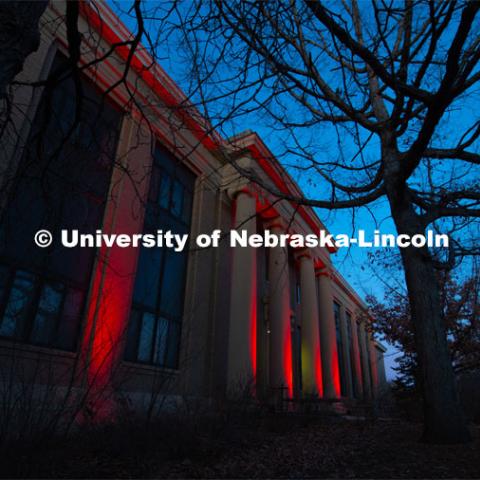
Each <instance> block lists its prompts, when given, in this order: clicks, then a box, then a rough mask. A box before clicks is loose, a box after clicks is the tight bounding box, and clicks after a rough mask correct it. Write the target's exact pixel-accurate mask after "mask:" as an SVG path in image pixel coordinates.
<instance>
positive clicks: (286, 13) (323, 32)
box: [7, 0, 480, 442]
mask: <svg viewBox="0 0 480 480" xmlns="http://www.w3.org/2000/svg"><path fill="white" fill-rule="evenodd" d="M76 3H77V2H69V3H68V9H67V18H66V21H67V23H68V25H67V29H69V36H68V40H69V53H70V59H71V63H72V64H73V63H75V65H77V63H76V61H77V59H78V56H76V54H78V35H77V33H78V32H77V33H76V29H75V28H74V27H75V24H76V22H75V18H76V17H75V16H76V15H78V8H77V7H76V6H75V4H76ZM142 5H143V7H142ZM118 8H121V9H125V11H126V13H127V14H130V15H131V16H132V17H134V19H135V21H136V25H137V26H138V29H137V30H138V32H137V35H135V37H134V38H132V39H131V40H129V41H128V42H127V43H128V45H127V46H128V48H129V49H130V51H131V52H133V51H134V50H135V48H136V47H137V45H138V44H139V41H140V40H141V38H142V37H143V38H144V39H146V43H147V46H148V49H149V50H150V52H151V53H152V55H153V56H154V58H156V59H157V60H162V59H164V58H165V57H170V58H175V59H177V58H179V55H181V53H182V52H184V53H186V54H187V55H188V58H186V60H188V62H187V63H185V64H184V65H186V66H187V68H188V77H187V80H188V83H187V84H186V86H187V87H189V88H188V90H189V92H188V93H189V94H190V101H191V102H192V103H193V104H194V105H196V106H197V107H198V108H200V110H201V111H202V113H203V114H204V116H205V117H206V118H207V120H208V121H209V122H210V124H211V125H213V126H214V127H216V128H218V129H219V130H222V129H225V130H227V131H229V132H231V130H232V127H231V125H233V126H234V127H235V126H236V125H238V124H239V123H241V121H242V118H243V117H245V116H246V117H249V118H252V117H254V118H257V119H259V120H260V121H261V122H262V123H263V122H265V123H266V124H268V126H269V127H270V129H271V131H272V132H279V133H278V135H279V137H278V138H279V139H280V141H279V142H278V145H277V146H276V147H277V148H276V153H278V156H279V157H281V158H283V159H284V160H285V158H289V159H291V158H294V157H295V158H296V161H295V164H294V165H293V166H294V167H295V168H297V169H299V170H300V171H302V172H307V173H308V174H309V175H308V176H309V178H311V179H313V178H315V177H317V179H318V180H311V183H312V185H318V192H319V193H318V194H317V193H314V194H312V195H311V198H303V197H301V198H296V197H289V196H286V195H285V193H284V192H280V191H278V190H276V189H275V188H274V187H272V186H271V185H269V184H265V183H264V182H262V181H261V180H260V179H259V178H257V177H256V176H255V175H254V174H252V173H251V172H250V171H245V170H243V169H242V168H241V167H240V166H239V165H238V164H237V163H236V162H235V161H234V160H231V158H232V157H226V158H227V160H228V161H231V162H232V163H233V165H234V166H235V167H236V168H237V169H238V170H239V171H240V172H241V173H242V174H243V175H245V176H247V177H248V178H250V179H251V180H252V181H255V182H257V183H259V184H260V185H261V186H262V187H263V188H264V189H265V190H266V191H268V192H269V193H270V194H271V195H272V196H274V197H277V198H288V199H289V200H292V201H295V202H297V203H298V204H305V205H310V206H313V207H320V208H325V209H329V210H331V209H340V208H343V209H355V208H357V207H364V206H367V205H371V204H374V205H377V204H378V203H379V202H380V201H382V199H383V201H385V200H386V202H387V204H388V206H389V209H390V212H391V216H392V218H393V220H394V223H395V225H396V228H397V231H398V233H399V234H408V235H414V234H419V233H424V232H425V230H426V229H427V227H429V226H430V227H433V228H436V229H439V230H447V231H450V230H452V231H455V232H459V231H460V232H464V233H463V234H461V235H457V237H456V239H455V242H454V243H453V247H452V248H451V249H450V251H449V257H448V258H446V259H445V258H439V257H438V256H437V252H433V251H429V250H428V249H427V248H406V249H402V252H401V255H402V262H403V267H404V269H405V279H406V283H407V287H408V295H409V301H410V306H411V311H412V318H413V321H414V325H415V341H416V348H417V352H418V358H419V365H420V370H421V376H422V384H423V387H424V391H423V395H424V405H425V432H424V439H425V440H426V441H436V442H462V441H467V440H468V439H469V433H468V429H467V426H466V422H465V419H464V417H463V415H462V412H461V410H460V407H459V402H458V397H457V393H456V390H455V384H454V376H453V370H452V365H451V360H450V357H449V354H448V348H447V341H446V333H445V327H444V321H443V318H442V315H443V314H442V310H441V302H440V294H439V287H438V283H437V280H436V275H435V269H437V268H450V267H452V266H453V265H455V263H456V261H457V260H456V259H457V258H458V256H463V255H466V254H472V253H476V252H477V251H478V248H479V246H478V245H476V244H475V237H473V238H474V240H473V241H471V242H468V241H467V242H465V241H463V242H462V241H461V240H465V238H466V234H465V232H466V231H468V230H469V229H471V228H472V226H473V228H476V227H475V225H476V224H475V219H477V218H478V217H479V216H480V207H479V201H480V190H479V188H478V164H479V163H480V154H479V153H478V144H479V140H478V138H479V135H480V120H479V119H478V114H477V113H476V112H475V111H474V109H473V108H472V105H473V103H472V102H474V101H475V100H476V98H477V97H476V96H475V95H476V94H477V88H478V81H479V80H480V72H479V69H478V60H479V58H480V37H479V36H478V34H477V32H478V31H479V26H480V25H479V19H478V10H479V8H480V4H479V3H478V2H446V1H439V2H416V3H413V2H411V1H408V0H406V1H405V2H393V1H384V0H383V1H379V2H372V3H369V4H367V3H361V4H358V3H357V1H356V0H352V1H350V2H343V3H341V4H333V3H332V4H327V5H324V4H322V3H320V2H318V1H315V0H312V1H307V0H297V1H295V0H291V1H288V2H287V1H280V0H270V1H263V2H256V1H251V0H242V1H240V0H238V1H232V2H221V1H220V0H196V1H191V2H185V3H182V2H179V3H178V4H177V2H176V1H175V0H172V2H170V3H168V2H167V3H165V4H160V5H159V4H156V3H155V4H150V5H149V4H141V3H140V1H136V2H132V3H131V4H127V5H126V6H122V5H119V6H118ZM142 8H143V10H142ZM69 12H70V16H69ZM144 20H145V21H146V22H147V23H148V24H147V25H145V24H144ZM177 39H179V40H180V41H181V42H182V46H183V47H184V48H183V49H182V50H179V49H178V48H177V49H175V50H173V49H172V50H168V47H169V46H171V47H177V46H178V45H175V44H174V42H173V40H177ZM75 46H76V47H75ZM121 46H122V45H117V46H112V50H111V51H110V53H112V52H114V51H115V49H116V48H117V47H121ZM173 53H175V55H174V54H173ZM107 54H108V52H107ZM107 54H106V55H107ZM132 55H133V53H132V54H131V55H129V56H128V58H127V60H126V69H125V72H128V68H129V65H130V61H131V58H132ZM96 61H97V62H98V61H101V59H97V60H96ZM20 64H21V63H20ZM77 67H78V65H77ZM78 68H80V67H78ZM81 68H85V67H81ZM16 70H18V67H16ZM125 78H126V73H125V75H124V76H123V77H122V79H121V80H120V83H124V80H125ZM8 81H9V80H8V79H7V83H8ZM113 88H116V87H115V86H114V87H113ZM109 90H111V89H109ZM129 93H130V92H129ZM130 98H132V101H134V95H133V94H132V95H131V96H130ZM190 107H191V104H189V105H188V108H190ZM181 108H182V106H181ZM227 125H229V126H228V128H227ZM322 139H324V140H325V141H323V142H322ZM287 156H288V157H287ZM320 192H321V193H320ZM323 192H327V193H326V194H325V193H323ZM459 226H460V227H464V228H459Z"/></svg>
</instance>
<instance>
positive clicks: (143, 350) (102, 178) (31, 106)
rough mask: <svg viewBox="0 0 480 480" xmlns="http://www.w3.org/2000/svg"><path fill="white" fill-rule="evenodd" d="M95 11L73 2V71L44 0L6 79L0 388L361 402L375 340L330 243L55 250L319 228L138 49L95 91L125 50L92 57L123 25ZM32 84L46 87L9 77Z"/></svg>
mask: <svg viewBox="0 0 480 480" xmlns="http://www.w3.org/2000/svg"><path fill="white" fill-rule="evenodd" d="M97 7H98V8H99V10H96V9H95V8H93V7H92V6H91V5H90V4H89V3H88V2H85V3H83V4H82V10H81V19H80V22H79V27H80V30H81V31H82V33H83V46H82V52H83V53H82V65H87V64H90V65H89V66H88V68H84V69H83V71H82V73H81V74H80V76H79V77H78V78H75V77H72V75H71V72H70V70H69V64H68V60H67V57H68V55H67V49H66V45H67V41H66V33H65V32H66V29H65V24H64V22H63V20H61V18H62V15H63V13H62V12H63V9H64V4H63V3H60V2H54V3H52V4H51V5H50V6H49V7H48V8H47V11H46V12H45V14H44V16H43V17H42V21H41V24H42V28H41V32H42V38H41V46H40V48H39V50H38V51H37V52H36V53H35V54H33V55H31V56H30V57H29V58H28V59H27V61H26V63H25V67H24V71H23V72H22V73H21V74H20V75H19V76H18V78H17V80H18V82H20V84H19V86H16V87H15V92H14V103H15V105H17V106H18V109H17V111H15V112H13V114H12V123H11V124H9V127H8V128H9V129H10V132H9V136H8V138H9V139H11V141H9V142H7V141H5V142H4V144H3V145H2V147H1V148H2V156H1V164H0V167H1V170H0V172H1V176H0V185H1V195H2V197H1V198H0V201H1V202H2V203H1V205H2V216H1V229H0V368H2V369H3V370H4V371H7V370H8V371H9V372H14V377H13V378H14V379H15V381H17V380H18V378H20V377H21V378H22V379H23V380H25V379H27V380H26V381H27V382H28V383H30V384H34V385H38V386H39V387H41V386H44V385H45V384H47V383H48V382H53V383H54V384H56V385H59V386H62V387H64V388H67V387H72V386H73V388H74V389H75V391H76V392H85V391H88V392H91V393H89V395H92V398H96V400H93V401H92V402H91V406H92V408H93V409H95V408H97V409H98V411H101V410H102V408H103V407H104V406H105V405H107V406H108V408H110V407H112V405H113V404H114V403H115V402H116V401H118V399H119V398H120V397H122V398H123V399H124V400H125V401H127V402H128V404H129V405H131V406H133V407H134V408H138V409H141V408H145V405H146V402H147V400H146V398H147V397H148V395H149V394H151V392H152V391H153V390H155V391H158V392H159V393H160V394H161V395H167V396H168V398H171V399H179V398H182V397H188V398H199V399H206V400H208V401H210V402H214V401H221V400H223V399H225V398H236V397H237V396H239V395H243V394H245V393H248V395H250V396H252V397H253V398H257V399H259V400H264V401H267V402H277V401H279V400H280V399H282V398H283V399H302V398H303V399H305V398H326V399H344V398H350V399H359V400H361V399H367V400H369V399H372V398H373V397H374V396H375V395H376V393H377V392H378V390H379V387H380V385H381V384H382V383H383V382H385V370H384V364H383V352H384V348H383V347H382V346H381V345H380V344H379V343H378V342H376V341H375V340H374V339H373V337H372V335H371V332H370V329H369V328H368V327H367V325H366V323H367V322H368V315H367V312H366V307H365V305H364V303H363V302H362V300H361V299H360V298H359V297H358V295H357V294H356V293H355V292H354V291H353V290H352V288H351V287H350V286H349V285H348V283H347V282H346V281H345V280H344V279H343V278H342V277H341V276H340V274H339V273H338V272H337V271H336V270H335V268H334V266H333V265H332V262H331V254H332V253H334V252H333V251H328V250H326V249H324V248H317V249H294V248H290V247H288V248H281V247H277V248H258V249H252V248H234V249H232V248H230V247H229V246H228V242H227V239H224V240H223V241H222V242H221V243H220V247H219V248H207V249H202V250H201V249H197V248H195V247H194V245H193V244H192V243H190V246H189V248H188V251H184V252H174V251H172V250H170V249H169V250H167V249H164V248H120V247H116V246H115V247H111V248H107V247H104V248H103V247H102V248H100V249H95V248H93V247H92V248H72V249H66V248H63V247H61V246H59V245H58V238H59V232H60V230H61V229H65V228H68V229H78V230H79V231H80V232H83V233H95V231H96V230H97V229H101V230H102V232H103V233H127V234H133V233H142V232H156V231H157V230H163V231H167V230H170V231H172V232H175V233H190V238H193V237H196V236H197V235H198V234H200V233H211V232H212V231H213V230H214V229H220V230H222V232H228V231H230V230H231V229H232V228H237V227H238V228H243V229H246V230H248V232H249V233H255V232H262V231H263V230H264V229H268V230H270V231H272V232H275V233H281V232H287V231H288V232H295V233H300V234H307V233H316V234H318V232H319V231H321V230H325V227H324V225H323V224H322V222H321V221H320V219H319V218H318V217H317V215H316V214H315V213H314V211H313V210H312V209H311V208H309V207H306V206H299V205H296V204H295V203H294V202H293V201H289V200H285V199H283V200H279V199H278V198H277V197H275V195H273V194H272V193H271V192H282V193H283V194H285V195H286V196H287V197H293V198H295V197H300V196H301V195H302V192H301V191H300V189H299V187H298V186H297V185H296V183H295V182H294V181H293V180H292V178H291V177H290V176H289V175H288V174H287V173H286V172H285V170H284V169H283V168H282V166H281V165H280V163H279V162H278V161H277V160H276V159H275V158H274V156H273V155H272V154H271V152H270V151H269V150H268V148H267V147H266V145H265V144H264V142H263V141H262V139H261V138H259V136H258V135H257V134H256V133H254V132H251V131H247V132H245V133H244V134H241V135H239V136H237V137H236V138H233V139H229V140H227V139H223V138H221V137H220V136H219V135H218V134H216V133H215V132H211V131H209V128H208V125H207V123H206V121H205V120H204V119H202V118H201V117H200V116H199V115H198V113H197V112H196V111H195V110H194V109H192V108H190V107H188V106H186V104H185V97H184V95H183V93H182V92H181V91H180V90H179V88H178V86H177V85H175V83H174V82H173V81H172V80H171V79H170V78H169V77H168V76H167V75H166V73H165V72H164V71H163V69H162V68H161V67H160V66H158V65H152V64H151V58H150V57H149V55H148V54H147V53H146V51H145V50H140V49H138V50H137V52H136V53H135V55H134V56H133V57H132V59H129V61H130V69H129V71H128V76H127V82H126V84H125V83H119V84H118V86H116V87H115V88H112V85H115V84H116V82H117V81H118V80H119V78H120V76H121V75H122V73H123V71H124V66H125V62H126V61H127V59H128V58H129V57H128V55H129V49H128V47H125V46H117V47H116V48H114V49H113V53H111V54H110V55H108V56H107V58H106V59H104V60H102V61H99V62H92V61H94V60H95V59H96V58H100V57H101V56H102V55H104V54H105V52H108V51H109V49H111V48H112V46H113V45H115V44H120V43H121V42H123V41H125V40H126V39H128V38H129V35H130V34H129V32H128V31H127V30H126V28H125V26H124V25H122V23H121V22H120V21H119V20H118V19H117V18H116V17H115V16H114V14H113V13H112V12H111V11H110V10H109V8H108V7H107V6H106V5H104V4H103V3H102V2H100V3H98V4H97ZM35 81H39V82H42V81H46V84H47V85H48V84H55V87H54V88H53V89H50V90H48V87H47V89H44V88H43V87H42V86H41V85H42V83H40V84H39V85H40V86H38V87H36V88H31V87H29V86H22V85H21V82H35ZM79 85H80V86H81V88H80V89H79V88H78V87H79ZM127 87H128V88H127ZM47 92H49V93H47ZM79 92H81V95H80V94H79ZM76 107H77V108H76ZM75 112H81V114H80V116H79V117H76V116H75ZM5 138H6V137H5ZM252 179H257V180H258V181H255V182H254V181H252ZM265 186H268V187H270V188H264V187H265ZM40 229H48V230H50V231H51V232H52V233H53V234H54V239H55V241H54V243H53V244H52V246H51V247H49V248H45V249H42V248H39V247H37V246H35V244H34V243H33V238H34V234H35V232H36V231H37V230H40ZM39 366H40V367H39ZM46 372H47V373H46ZM2 379H5V376H4V375H2ZM0 381H5V380H0ZM95 395H96V397H95Z"/></svg>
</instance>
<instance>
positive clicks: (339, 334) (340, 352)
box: [333, 302, 347, 397]
mask: <svg viewBox="0 0 480 480" xmlns="http://www.w3.org/2000/svg"><path fill="white" fill-rule="evenodd" d="M333 312H334V315H335V332H336V336H337V354H338V369H339V371H340V388H341V394H342V397H345V396H346V395H347V388H346V381H345V364H344V362H343V338H342V331H341V324H340V321H341V320H340V305H339V304H338V303H337V302H333Z"/></svg>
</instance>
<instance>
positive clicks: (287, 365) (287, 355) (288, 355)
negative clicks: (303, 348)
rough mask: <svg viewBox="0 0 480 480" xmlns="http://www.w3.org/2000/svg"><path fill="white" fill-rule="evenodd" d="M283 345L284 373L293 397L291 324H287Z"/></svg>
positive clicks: (286, 383) (290, 394) (290, 395)
mask: <svg viewBox="0 0 480 480" xmlns="http://www.w3.org/2000/svg"><path fill="white" fill-rule="evenodd" d="M283 338H284V347H283V374H284V379H285V386H286V387H287V392H288V396H289V398H292V397H293V364H292V361H293V358H292V339H291V332H290V325H289V324H286V328H285V332H284V337H283Z"/></svg>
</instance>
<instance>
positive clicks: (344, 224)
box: [110, 1, 480, 379]
mask: <svg viewBox="0 0 480 480" xmlns="http://www.w3.org/2000/svg"><path fill="white" fill-rule="evenodd" d="M110 5H111V6H112V7H113V9H114V11H115V12H116V13H117V14H118V15H119V17H120V18H121V20H122V21H123V22H124V23H125V24H126V25H127V27H128V28H129V29H130V30H132V31H135V30H136V21H135V19H134V12H133V11H132V10H131V5H132V2H130V1H122V2H112V1H110ZM161 5H162V3H158V2H148V3H147V4H146V7H144V8H145V9H146V13H147V15H146V16H145V26H146V31H147V32H148V34H149V36H150V37H151V39H152V42H153V43H157V42H158V41H159V39H161V43H160V42H159V43H158V44H157V45H158V47H157V51H156V52H155V53H156V58H157V61H158V62H159V63H160V65H161V66H162V67H163V68H164V69H165V71H166V72H167V74H169V75H170V76H171V77H172V78H173V80H175V81H176V82H177V83H178V84H179V85H180V87H181V88H182V89H183V90H184V91H185V92H189V91H190V90H191V88H192V81H191V80H192V75H191V71H190V64H189V62H188V59H187V58H186V57H185V56H184V55H183V54H182V50H181V48H180V47H179V39H178V38H177V37H176V35H175V34H169V36H168V37H167V38H162V33H161V32H160V33H159V32H158V24H159V23H158V22H157V21H156V20H151V19H149V18H148V13H149V11H154V10H155V8H157V7H158V6H161ZM163 5H165V4H164V3H163ZM187 5H188V2H187ZM162 8H165V7H164V6H163V7H162ZM448 40H449V34H448V32H447V34H446V37H445V41H446V45H448ZM144 43H146V42H144ZM160 47H161V48H160ZM217 51H218V50H217ZM212 55H214V53H213V52H212ZM230 73H231V72H229V71H228V66H227V67H226V68H225V75H228V74H230ZM328 75H329V74H328V73H326V77H327V78H328ZM337 75H338V74H337ZM210 107H211V111H209V114H212V118H217V119H220V118H221V115H222V108H225V107H224V106H223V105H221V104H220V102H218V104H214V105H210ZM287 107H288V110H291V111H289V112H288V114H289V115H290V118H291V117H292V112H295V111H296V110H295V109H296V108H298V107H296V105H295V104H294V103H293V102H292V104H291V105H287ZM461 107H462V108H461V109H460V110H458V109H457V110H452V111H451V112H450V113H449V114H448V116H447V117H448V118H447V119H446V121H447V122H448V123H449V125H450V128H448V125H447V130H446V134H444V136H443V141H444V143H445V144H447V145H451V144H452V143H453V142H455V139H456V138H458V136H459V135H461V133H462V132H463V131H464V130H465V128H462V127H466V126H468V125H471V124H472V123H474V122H475V120H478V119H479V115H478V111H480V108H479V107H480V101H479V96H478V95H477V96H474V97H473V98H472V99H471V100H469V103H468V104H465V105H462V106H461ZM225 111H226V112H228V109H227V108H225ZM293 116H294V115H293ZM298 121H301V114H300V113H299V115H298ZM213 124H214V125H216V123H215V121H214V122H213ZM451 125H455V127H456V128H455V129H452V128H451ZM277 127H278V125H277ZM246 129H249V130H253V131H256V132H257V133H258V134H259V136H260V137H261V138H262V139H263V141H264V142H265V144H266V145H267V146H268V147H269V149H270V150H271V151H272V152H273V154H274V155H276V156H277V157H278V158H279V160H280V162H281V163H282V164H283V165H284V166H285V168H286V169H287V171H288V172H289V173H290V174H291V176H292V177H293V178H294V180H295V181H296V182H297V183H298V184H299V186H300V187H301V188H302V190H303V191H304V193H305V195H306V197H308V198H314V199H315V198H316V199H327V200H328V193H329V190H328V186H327V185H326V184H325V181H323V182H322V179H321V178H320V179H319V178H317V177H318V175H315V173H314V172H311V171H306V172H305V171H302V170H300V169H299V168H297V167H298V166H303V165H302V164H301V160H299V159H298V158H294V156H290V155H288V153H287V154H286V153H285V145H287V144H288V142H289V141H291V139H289V138H287V136H286V135H285V132H282V131H281V130H279V129H278V128H275V126H274V125H272V123H271V122H268V120H267V121H265V116H264V115H262V114H260V112H258V111H254V112H252V113H245V114H243V115H242V116H241V117H238V118H234V119H232V120H231V121H228V122H226V123H223V122H222V124H221V128H220V132H221V134H222V135H223V136H224V137H227V138H228V137H230V136H233V135H235V134H238V133H239V132H240V131H243V130H246ZM307 130H308V129H307ZM365 136H366V132H365V133H364V138H365ZM298 141H300V142H305V144H308V145H313V146H314V148H315V152H316V158H317V157H320V158H321V159H322V161H323V160H325V159H332V160H335V159H336V158H338V156H339V155H341V156H344V157H345V158H350V157H349V155H350V156H352V155H354V154H355V152H356V149H357V147H356V146H355V145H354V144H353V142H351V141H348V140H346V139H343V138H341V137H340V136H339V135H338V132H337V131H336V130H335V129H334V128H333V127H332V126H328V125H323V124H322V125H319V126H316V127H315V131H313V132H312V130H311V129H309V130H308V131H306V132H303V131H302V133H300V134H299V136H298ZM402 141H404V140H402ZM405 141H407V142H408V141H409V139H407V140H405ZM401 146H402V145H401ZM378 147H379V145H378V143H377V144H375V139H373V140H372V141H371V142H369V143H368V146H367V147H366V148H365V152H364V154H365V158H366V160H367V163H368V162H372V161H375V160H377V159H378V154H379V148H378ZM477 148H478V144H477ZM299 162H300V163H299ZM439 170H440V171H441V174H443V175H447V176H448V175H451V174H452V173H451V172H453V164H447V163H445V162H444V163H443V164H442V165H441V168H439ZM475 175H478V174H477V173H475ZM466 178H467V180H468V179H476V178H478V177H477V176H474V174H473V173H472V175H471V176H467V177H466ZM343 180H345V179H342V181H343ZM347 180H349V182H348V181H347V182H346V183H352V182H355V181H356V180H357V179H356V178H352V177H350V178H348V179H347ZM413 181H418V182H420V181H421V180H420V179H418V180H417V179H413ZM358 182H359V183H362V179H358ZM316 213H317V215H318V216H319V218H320V219H321V220H322V222H323V223H324V224H325V226H326V227H327V228H328V230H329V231H330V232H331V233H332V234H340V233H342V234H355V233H356V232H358V229H363V230H365V232H366V235H367V236H370V237H371V236H372V235H373V231H374V230H376V229H378V230H380V231H381V233H395V227H394V225H393V221H392V219H391V217H390V211H389V206H388V203H387V200H386V199H385V198H381V199H379V200H378V201H377V202H375V203H374V204H372V205H369V206H368V208H361V209H357V210H356V211H355V212H352V210H351V209H346V210H335V211H327V210H324V209H316ZM477 233H478V228H477V230H475V231H474V235H475V234H477ZM372 250H374V249H370V248H360V247H357V246H352V247H350V248H348V249H347V248H341V249H340V250H339V251H338V252H337V253H336V254H335V255H334V257H333V261H334V264H335V266H336V267H337V269H338V270H339V271H340V272H341V274H342V275H343V276H344V277H345V278H346V279H347V280H348V282H349V283H350V284H351V285H352V287H353V288H354V289H355V290H356V291H357V292H358V293H359V295H360V296H361V297H362V298H365V297H366V296H367V295H375V296H376V297H377V298H379V299H383V295H384V283H385V282H391V281H392V279H391V278H384V277H385V276H386V275H387V274H386V273H385V270H382V269H380V268H379V267H378V266H375V265H372V264H371V261H370V259H369V257H368V254H369V252H370V253H371V252H372ZM396 280H397V281H400V282H402V281H403V278H402V275H400V276H398V278H396ZM386 346H387V347H388V351H387V353H386V355H385V365H386V370H387V377H388V378H389V379H392V378H394V376H395V372H394V371H393V370H392V367H393V366H394V364H395V363H394V359H395V356H396V355H397V350H396V349H395V348H394V347H393V346H391V345H386Z"/></svg>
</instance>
